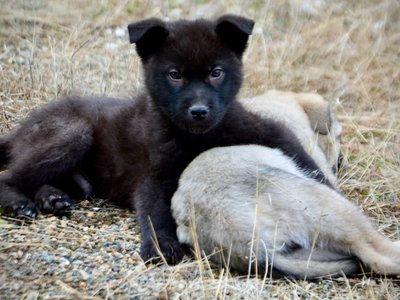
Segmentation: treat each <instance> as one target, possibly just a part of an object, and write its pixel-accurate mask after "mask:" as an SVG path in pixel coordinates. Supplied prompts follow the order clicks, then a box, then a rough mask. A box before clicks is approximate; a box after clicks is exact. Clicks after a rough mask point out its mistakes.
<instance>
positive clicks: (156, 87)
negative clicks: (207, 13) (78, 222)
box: [0, 15, 329, 262]
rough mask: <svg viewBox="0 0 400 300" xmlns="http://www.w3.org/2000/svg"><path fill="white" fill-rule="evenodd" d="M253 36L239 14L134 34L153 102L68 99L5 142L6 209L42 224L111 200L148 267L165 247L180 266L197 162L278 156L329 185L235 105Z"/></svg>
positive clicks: (275, 133) (268, 125) (150, 22)
mask: <svg viewBox="0 0 400 300" xmlns="http://www.w3.org/2000/svg"><path fill="white" fill-rule="evenodd" d="M252 28H253V21H251V20H249V19H246V18H243V17H239V16H234V15H224V16H222V17H220V18H219V19H218V20H216V21H215V22H211V21H207V20H196V21H177V22H163V21H161V20H159V19H147V20H144V21H141V22H137V23H133V24H131V25H129V26H128V30H129V36H130V42H131V43H136V49H137V53H138V54H139V56H140V58H141V60H142V62H143V67H144V75H145V86H146V88H147V91H146V93H144V94H142V95H140V96H138V97H137V98H136V99H135V100H134V101H127V100H118V99H104V98H101V99H81V98H71V97H67V98H63V99H59V100H57V101H54V102H51V103H49V104H48V105H46V106H45V107H43V108H42V109H40V110H38V111H36V112H34V113H32V114H31V115H30V117H29V118H27V119H26V120H25V121H24V122H22V123H21V125H20V126H19V127H18V128H17V129H15V130H14V131H12V132H11V133H9V134H8V135H6V136H3V137H1V138H0V163H2V164H3V165H5V166H6V169H7V170H6V171H5V172H3V173H1V174H0V205H1V206H3V208H4V209H5V210H6V211H10V212H13V213H15V214H17V215H25V216H30V217H35V216H36V215H37V213H38V211H39V210H40V211H42V212H53V213H63V212H64V211H66V210H68V209H69V208H70V206H71V205H72V202H71V200H70V198H69V196H71V195H74V194H76V192H77V191H80V190H83V191H84V192H85V194H89V193H91V195H94V196H96V197H104V198H108V199H110V200H112V201H114V202H115V203H118V204H120V205H123V206H125V207H129V208H131V209H136V211H137V214H138V221H139V224H140V226H141V230H142V248H141V253H142V257H143V258H144V259H148V258H151V257H156V256H158V255H159V253H158V252H157V250H156V249H157V247H158V246H159V248H160V250H161V252H162V253H163V255H164V256H165V258H166V259H167V260H168V261H169V262H176V261H178V260H179V259H180V258H181V256H182V251H181V247H180V245H179V243H178V241H177V237H176V224H175V221H174V220H173V218H172V216H171V212H170V200H171V197H172V195H173V193H174V191H175V190H176V188H177V182H178V178H179V176H180V174H181V173H182V171H183V170H184V168H185V167H186V166H187V165H188V164H189V162H190V161H191V160H192V159H193V158H194V157H196V156H197V155H198V154H199V153H201V152H203V151H205V150H207V149H210V148H213V147H217V146H228V145H234V144H260V145H266V146H269V147H273V148H275V147H277V148H280V149H281V150H282V151H283V152H285V153H286V154H287V155H289V156H292V157H295V160H296V162H297V164H298V166H299V167H300V168H303V169H305V170H307V171H309V172H311V173H312V174H313V176H314V177H315V178H316V179H317V180H320V181H323V182H325V183H326V184H328V185H329V182H327V180H326V178H325V177H324V175H323V174H322V173H321V172H320V171H319V170H318V167H317V166H316V164H315V163H314V161H313V160H312V159H311V158H310V157H309V156H308V155H307V154H306V153H305V152H304V150H303V148H302V147H301V145H300V144H299V142H298V140H297V139H296V137H295V136H294V135H293V134H292V132H290V131H289V130H288V129H286V128H285V127H284V126H282V125H280V124H278V123H276V122H274V121H271V120H263V119H261V118H260V117H257V116H256V115H254V114H251V113H249V112H247V111H245V110H244V109H243V108H242V106H241V105H240V104H239V103H238V102H237V101H235V96H236V94H237V92H238V90H239V88H240V85H241V83H242V63H241V57H242V54H243V52H244V50H245V48H246V45H247V40H248V36H249V35H250V34H251V31H252ZM89 182H90V185H89V184H88V183H89ZM76 183H77V184H76ZM64 193H65V194H64ZM67 195H69V196H67ZM78 196H79V195H78ZM80 197H81V196H80ZM153 231H154V232H153ZM153 233H155V235H154V234H153ZM155 236H156V239H154V237H155ZM156 245H157V246H156Z"/></svg>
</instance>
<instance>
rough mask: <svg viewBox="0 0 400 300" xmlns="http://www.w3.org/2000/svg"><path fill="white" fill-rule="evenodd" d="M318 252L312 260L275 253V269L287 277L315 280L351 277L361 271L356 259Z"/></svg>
mask: <svg viewBox="0 0 400 300" xmlns="http://www.w3.org/2000/svg"><path fill="white" fill-rule="evenodd" d="M317 251H318V252H319V253H318V254H317V255H316V256H317V257H315V258H314V257H311V259H308V257H305V256H304V257H302V256H296V255H290V254H280V253H275V255H274V258H273V269H274V270H276V271H278V272H279V273H282V274H284V275H285V276H292V277H295V278H297V279H313V278H317V277H323V276H333V277H337V276H341V275H343V273H344V274H346V275H351V274H355V273H357V272H358V271H360V264H359V262H358V261H357V260H356V259H355V258H354V257H351V256H341V255H336V253H333V252H331V251H329V250H317ZM324 254H326V255H324ZM313 256H314V255H313ZM324 256H325V257H324Z"/></svg>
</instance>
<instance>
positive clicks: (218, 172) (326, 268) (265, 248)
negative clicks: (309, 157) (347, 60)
mask: <svg viewBox="0 0 400 300" xmlns="http://www.w3.org/2000/svg"><path fill="white" fill-rule="evenodd" d="M270 93H271V94H269V95H272V94H273V93H278V94H279V92H276V91H273V92H270ZM266 95H268V93H267V94H266ZM285 95H293V97H294V98H295V99H299V97H300V96H299V94H286V93H282V94H281V96H282V97H283V98H284V96H285ZM300 95H301V97H300V98H302V97H303V95H304V94H300ZM311 95H312V94H311ZM278 96H279V95H278ZM304 97H305V98H306V100H307V101H305V102H306V103H308V104H307V106H308V107H307V109H305V107H306V106H304V102H302V101H299V100H296V101H298V102H297V103H298V104H299V105H296V103H295V102H293V101H292V100H287V101H286V102H279V101H278V102H275V104H274V107H273V108H272V109H271V106H272V105H271V106H269V105H264V106H263V104H264V102H263V101H267V100H262V99H270V98H268V97H267V96H265V95H263V96H260V97H257V98H255V100H254V99H252V100H251V101H253V103H256V104H255V105H254V106H252V108H251V109H255V110H256V111H257V112H258V113H261V114H265V115H268V114H271V113H272V111H275V112H273V114H274V116H275V117H276V118H280V120H282V121H284V122H285V123H287V124H289V125H288V126H292V127H291V128H295V129H296V130H295V131H294V132H295V133H296V134H298V136H299V138H300V139H301V140H302V141H303V142H304V143H305V144H304V145H308V142H309V141H310V140H307V139H310V138H311V140H312V139H315V136H316V135H318V133H319V132H318V131H319V130H321V129H322V128H324V126H323V125H322V127H321V124H324V122H325V121H324V120H326V118H325V117H321V116H319V115H318V111H320V115H327V114H328V115H331V116H332V115H333V114H332V112H331V111H330V110H329V113H326V110H325V108H326V106H324V105H321V106H320V108H318V106H317V105H315V106H314V107H313V104H312V103H313V101H314V100H310V99H313V97H314V96H311V97H308V96H304ZM277 98H278V97H277ZM289 98H290V97H289ZM275 99H276V98H275ZM320 100H322V99H320ZM268 101H269V100H268ZM273 101H274V100H273ZM273 101H271V102H273ZM248 103H250V102H248ZM265 103H266V102H265ZM277 103H280V104H279V105H278V104H277ZM282 103H286V105H289V106H290V107H291V109H289V108H288V106H285V104H282ZM314 103H321V102H320V101H319V100H318V101H316V102H314ZM322 103H324V100H322ZM255 107H257V109H256V108H255ZM249 108H250V107H249ZM323 108H324V109H323ZM270 109H271V110H270ZM267 110H270V111H269V112H266V111H267ZM278 111H279V112H278ZM312 111H314V112H312ZM304 113H305V114H304ZM305 116H306V117H305ZM333 117H334V116H333ZM321 118H322V122H321ZM330 122H331V123H330V126H328V127H327V128H329V129H332V122H337V121H336V119H333V118H331V121H330ZM293 124H294V125H293ZM319 127H321V128H320V129H318V128H319ZM310 128H315V129H316V131H317V132H314V130H311V132H312V134H311V135H310V133H309V132H307V129H310ZM339 133H340V131H339ZM335 134H336V133H335ZM324 135H325V136H327V134H324ZM304 140H306V141H304ZM334 141H335V139H334ZM335 147H337V146H335ZM321 148H322V149H324V150H322V149H321ZM316 150H317V151H316ZM321 151H322V153H323V154H324V153H327V156H326V158H325V159H322V158H321V160H320V161H319V165H320V166H324V165H325V168H326V169H327V170H329V168H330V166H331V162H328V160H329V155H330V154H329V153H331V152H329V151H326V149H325V148H323V145H321V144H320V142H319V143H317V145H314V146H313V151H311V153H312V154H313V155H315V153H320V152H321ZM317 155H320V154H317ZM324 155H325V154H324ZM324 170H325V169H324ZM331 176H334V175H333V174H331ZM172 211H173V215H174V218H175V220H176V222H177V234H178V238H179V240H180V242H182V243H186V244H189V245H191V246H194V245H195V244H197V243H198V245H199V247H200V249H201V250H202V251H203V252H204V253H205V254H206V255H210V257H211V259H212V260H215V261H216V262H220V261H221V257H222V259H223V260H224V261H225V263H226V264H228V265H229V266H231V267H233V268H235V269H237V270H239V271H241V272H247V271H248V270H249V268H251V269H253V270H254V269H255V268H258V269H259V270H262V271H266V270H271V269H274V270H277V271H279V272H281V273H283V274H284V275H289V276H294V277H297V278H305V277H307V278H315V277H319V276H326V275H339V274H342V272H344V273H345V274H352V273H354V272H357V271H358V270H359V263H358V260H360V261H361V262H362V263H363V264H364V265H365V266H368V267H370V268H372V269H373V270H374V271H376V272H379V273H382V274H388V275H391V274H400V246H399V244H398V243H394V242H391V241H390V240H388V239H386V238H385V237H383V236H382V235H380V234H379V233H378V232H377V231H376V230H375V229H374V228H373V226H372V225H371V224H370V222H369V221H368V219H367V218H366V217H365V216H364V215H363V214H362V212H361V211H360V210H359V209H358V208H357V207H356V206H355V205H353V204H352V203H351V202H349V201H348V200H347V199H345V198H344V197H343V196H342V195H340V194H339V193H338V192H337V191H335V190H333V189H330V188H329V187H327V186H326V185H323V184H320V183H318V182H316V181H315V180H313V179H310V178H308V177H307V174H304V173H303V172H302V171H301V170H299V169H298V168H297V167H296V164H295V163H294V162H293V160H291V159H290V158H288V157H287V156H285V155H284V154H283V153H282V152H281V151H280V150H277V149H270V148H266V147H261V146H255V145H251V146H234V147H225V148H215V149H211V150H209V151H207V152H204V153H203V154H201V155H200V156H198V157H197V158H196V159H195V160H194V161H193V162H192V163H191V164H190V165H189V166H188V167H187V168H186V170H185V171H184V172H183V174H182V176H181V179H180V184H179V188H178V190H177V192H176V193H175V195H174V197H173V198H172ZM194 228H195V230H193V229H194ZM194 237H195V238H194Z"/></svg>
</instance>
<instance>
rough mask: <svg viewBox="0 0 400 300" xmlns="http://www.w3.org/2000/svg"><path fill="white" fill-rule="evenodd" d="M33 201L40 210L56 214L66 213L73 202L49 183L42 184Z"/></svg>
mask: <svg viewBox="0 0 400 300" xmlns="http://www.w3.org/2000/svg"><path fill="white" fill-rule="evenodd" d="M35 203H36V205H37V206H38V207H39V209H40V211H41V212H44V213H53V214H56V215H65V214H68V213H69V212H70V211H71V209H72V208H73V204H74V203H73V201H72V200H71V198H70V197H69V196H68V195H66V194H65V193H63V192H62V191H61V190H59V189H57V188H55V187H53V186H50V185H43V186H42V187H41V188H40V189H38V190H37V192H36V194H35Z"/></svg>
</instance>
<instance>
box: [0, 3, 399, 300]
mask: <svg viewBox="0 0 400 300" xmlns="http://www.w3.org/2000/svg"><path fill="white" fill-rule="evenodd" d="M0 5H1V10H0V47H1V51H0V77H1V82H0V99H1V102H0V120H1V124H0V132H6V131H7V130H9V128H12V127H13V126H15V125H16V124H17V122H18V120H20V119H21V118H23V117H24V116H25V115H26V114H27V113H28V112H29V111H31V110H33V109H35V108H36V107H37V106H38V105H41V104H43V103H45V102H47V101H51V100H52V99H54V98H55V97H57V96H58V95H63V94H79V95H93V94H95V95H99V94H107V95H113V96H119V97H128V96H129V95H131V94H135V92H136V91H137V89H138V88H139V87H140V81H141V70H140V65H139V61H138V58H137V56H136V55H135V51H134V47H132V46H131V45H129V43H128V38H127V35H126V32H125V31H124V30H125V27H126V25H127V24H128V23H129V22H131V21H134V20H138V19H141V18H144V17H151V16H158V17H164V18H170V19H176V18H179V17H189V18H194V17H199V16H202V17H214V16H217V15H219V14H221V13H224V12H231V13H240V14H243V15H246V16H248V17H252V18H254V19H255V20H256V26H255V31H254V35H253V36H252V38H251V42H250V45H249V49H248V51H247V52H246V54H245V65H246V68H245V71H246V72H245V73H246V80H245V85H244V87H243V90H242V95H244V96H249V95H255V94H259V93H261V92H262V91H264V90H266V89H271V88H275V89H283V90H292V91H298V92H300V91H314V92H318V93H320V94H322V95H323V96H324V97H326V99H328V100H329V101H331V102H332V103H333V105H334V107H335V109H336V111H337V113H338V115H339V119H340V121H341V122H342V124H343V126H344V135H343V152H344V158H345V160H344V167H343V169H342V171H341V173H340V174H339V176H340V180H339V183H340V187H341V189H342V191H343V193H344V194H345V195H347V196H348V197H349V199H351V200H352V201H355V202H356V203H358V204H359V205H360V206H361V207H362V209H363V210H364V212H365V213H366V214H367V215H369V216H370V218H371V219H372V220H373V221H375V223H376V225H377V226H378V228H379V229H380V231H381V232H384V233H385V234H386V235H388V236H390V237H391V238H392V239H400V234H399V233H400V230H399V215H400V213H399V212H400V204H399V203H400V202H399V200H400V199H399V198H400V118H399V116H400V68H399V66H400V50H399V49H400V31H399V28H400V19H399V17H398V16H399V15H400V4H399V2H398V1H395V0H384V1H374V0H367V1H331V0H320V1H313V0H307V1H300V0H286V1H279V2H277V1H249V2H243V1H234V0H227V1H221V2H220V1H215V2H208V1H179V0H176V1H127V0H109V1H78V0H73V1H58V0H57V1H42V0H40V1H33V0H21V1H4V0H2V1H0ZM137 231H138V228H137V227H136V225H135V216H134V214H131V213H128V212H124V211H120V210H116V209H115V208H112V207H109V206H107V205H104V204H103V203H95V204H94V205H93V204H90V205H87V203H83V204H82V205H81V206H80V207H79V208H78V210H77V211H76V212H74V214H73V215H72V216H71V218H69V219H58V218H55V217H41V218H40V219H39V220H37V221H35V222H22V223H21V222H15V221H13V220H11V219H8V218H3V219H0V295H1V297H0V298H3V297H4V298H21V299H55V298H78V299H80V298H82V299H92V298H102V299H104V298H109V299H112V298H162V299H167V298H183V299H192V298H198V297H201V298H242V299H253V298H266V297H270V298H277V299H303V298H304V299H305V298H307V299H319V298H323V299H327V298H329V299H343V298H346V299H353V298H355V299H366V298H369V299H398V298H399V295H400V289H399V287H398V283H399V279H396V278H390V279H387V278H384V277H378V276H374V277H367V276H360V277H356V278H339V279H333V280H329V279H324V280H321V281H316V282H307V281H304V282H303V281H290V280H287V279H271V278H262V277H259V278H254V277H248V276H243V275H242V276H238V274H232V273H230V272H227V271H226V270H222V271H219V270H216V269H213V268H212V267H210V266H209V264H208V263H207V261H201V262H199V261H188V262H186V263H182V264H180V265H178V266H176V267H165V266H164V267H154V268H150V269H146V268H145V266H144V265H143V262H142V261H141V259H140V258H139V257H138V255H137V249H138V245H139V239H138V235H137Z"/></svg>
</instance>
